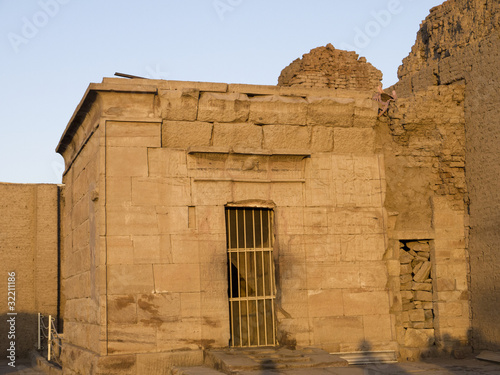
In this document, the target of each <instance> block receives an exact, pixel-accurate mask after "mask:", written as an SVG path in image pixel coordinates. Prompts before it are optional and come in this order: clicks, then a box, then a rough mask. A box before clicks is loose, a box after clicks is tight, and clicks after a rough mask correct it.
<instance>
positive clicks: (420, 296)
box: [413, 291, 432, 301]
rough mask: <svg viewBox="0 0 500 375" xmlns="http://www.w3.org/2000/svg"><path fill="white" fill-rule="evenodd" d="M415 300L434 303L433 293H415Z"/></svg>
mask: <svg viewBox="0 0 500 375" xmlns="http://www.w3.org/2000/svg"><path fill="white" fill-rule="evenodd" d="M413 298H414V299H415V300H417V301H432V293H431V292H425V291H415V292H414V293H413Z"/></svg>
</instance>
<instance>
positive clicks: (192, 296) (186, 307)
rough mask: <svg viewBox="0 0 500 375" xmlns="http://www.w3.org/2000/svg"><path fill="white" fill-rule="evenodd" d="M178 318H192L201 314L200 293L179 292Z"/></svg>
mask: <svg viewBox="0 0 500 375" xmlns="http://www.w3.org/2000/svg"><path fill="white" fill-rule="evenodd" d="M180 297H181V309H180V318H181V319H183V318H194V317H199V316H200V315H201V296H200V293H181V294H180Z"/></svg>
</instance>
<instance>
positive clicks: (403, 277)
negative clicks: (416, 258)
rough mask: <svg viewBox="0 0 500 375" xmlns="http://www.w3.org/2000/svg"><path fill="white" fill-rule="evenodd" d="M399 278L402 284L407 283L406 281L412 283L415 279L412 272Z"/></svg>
mask: <svg viewBox="0 0 500 375" xmlns="http://www.w3.org/2000/svg"><path fill="white" fill-rule="evenodd" d="M399 279H400V281H401V284H406V283H410V282H411V281H412V280H413V277H412V276H411V274H408V273H407V274H404V275H401V276H400V278H399Z"/></svg>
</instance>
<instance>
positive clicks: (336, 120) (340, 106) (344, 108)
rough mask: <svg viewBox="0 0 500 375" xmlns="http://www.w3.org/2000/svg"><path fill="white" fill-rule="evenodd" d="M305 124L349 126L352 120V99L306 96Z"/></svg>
mask: <svg viewBox="0 0 500 375" xmlns="http://www.w3.org/2000/svg"><path fill="white" fill-rule="evenodd" d="M308 102H309V105H308V108H307V124H308V125H323V126H325V125H326V126H335V127H351V126H352V125H353V121H354V100H353V99H346V98H321V97H319V98H314V97H312V98H308Z"/></svg>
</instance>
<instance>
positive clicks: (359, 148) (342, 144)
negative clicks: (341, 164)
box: [333, 128, 375, 154]
mask: <svg viewBox="0 0 500 375" xmlns="http://www.w3.org/2000/svg"><path fill="white" fill-rule="evenodd" d="M333 138H334V148H333V151H334V152H335V153H347V154H351V153H352V154H372V153H373V151H374V142H375V132H374V131H373V129H371V128H335V129H334V131H333Z"/></svg>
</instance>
